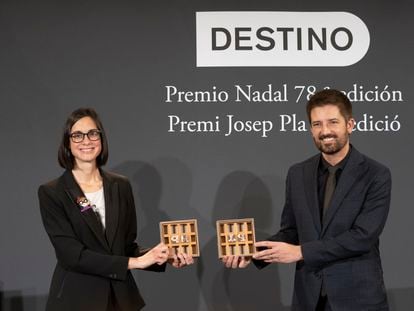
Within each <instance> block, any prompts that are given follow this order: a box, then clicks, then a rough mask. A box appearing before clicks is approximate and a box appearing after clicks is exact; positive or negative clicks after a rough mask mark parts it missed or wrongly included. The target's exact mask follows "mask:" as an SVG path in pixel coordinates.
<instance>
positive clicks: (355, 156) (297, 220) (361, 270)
mask: <svg viewBox="0 0 414 311" xmlns="http://www.w3.org/2000/svg"><path fill="white" fill-rule="evenodd" d="M320 157H321V155H316V156H314V157H312V158H310V159H308V160H306V161H304V162H302V163H299V164H296V165H294V166H292V167H291V168H290V169H289V172H288V176H287V180H286V201H285V206H284V209H283V213H282V218H281V229H280V231H279V232H278V233H277V234H276V235H274V236H272V237H271V238H270V239H269V240H273V241H283V242H287V243H291V244H296V245H301V248H302V253H303V257H304V260H303V261H300V262H298V263H297V265H296V273H295V282H294V295H293V302H292V309H293V310H304V311H305V310H306V311H308V310H315V307H316V304H317V301H318V298H319V296H320V292H321V286H322V283H323V284H324V289H325V291H326V294H327V296H328V299H329V303H330V305H331V307H332V310H335V311H341V310H343V311H350V310H352V311H368V310H376V311H378V310H388V304H387V297H386V292H385V287H384V281H383V276H382V267H381V260H380V253H379V235H380V233H381V232H382V230H383V227H384V225H385V221H386V219H387V215H388V210H389V205H390V198H391V174H390V171H389V169H388V168H386V167H385V166H383V165H381V164H379V163H378V162H376V161H374V160H372V159H370V158H368V157H366V156H364V155H363V154H361V153H360V152H358V151H357V150H356V149H355V148H352V151H351V154H350V156H349V159H348V162H347V164H346V166H345V167H344V170H343V171H342V174H341V177H340V179H339V181H338V184H337V187H336V189H335V193H334V195H333V198H332V201H331V206H330V207H329V209H328V211H327V214H326V216H325V221H324V224H323V225H322V224H321V221H320V211H319V202H318V189H317V172H318V165H319V161H320Z"/></svg>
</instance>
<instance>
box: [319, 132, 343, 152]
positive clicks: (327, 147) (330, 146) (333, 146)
mask: <svg viewBox="0 0 414 311" xmlns="http://www.w3.org/2000/svg"><path fill="white" fill-rule="evenodd" d="M324 138H333V140H332V141H330V142H329V143H323V141H322V140H323V139H324ZM348 139H349V135H344V136H343V137H338V136H337V135H320V136H319V137H318V139H317V140H316V139H314V142H315V145H316V147H317V148H318V149H319V151H321V152H323V153H325V154H330V155H331V154H335V153H337V152H339V151H341V150H342V148H344V146H345V145H346V144H347V142H348Z"/></svg>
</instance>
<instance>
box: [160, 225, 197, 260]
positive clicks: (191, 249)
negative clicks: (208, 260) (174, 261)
mask: <svg viewBox="0 0 414 311" xmlns="http://www.w3.org/2000/svg"><path fill="white" fill-rule="evenodd" d="M160 235H161V242H163V243H164V244H165V245H167V246H168V248H169V257H173V255H174V254H178V253H185V254H188V255H190V256H192V257H199V256H200V248H199V244H198V229H197V220H196V219H188V220H176V221H162V222H160Z"/></svg>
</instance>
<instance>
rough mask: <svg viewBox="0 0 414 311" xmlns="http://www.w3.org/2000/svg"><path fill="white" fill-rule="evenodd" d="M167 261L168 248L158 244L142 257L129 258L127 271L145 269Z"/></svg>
mask: <svg viewBox="0 0 414 311" xmlns="http://www.w3.org/2000/svg"><path fill="white" fill-rule="evenodd" d="M167 259H168V247H167V246H166V245H165V244H164V243H160V244H158V245H157V246H155V247H153V248H152V249H150V250H149V251H148V252H146V253H145V254H144V255H142V256H139V257H132V258H129V261H128V269H145V268H148V267H149V266H152V265H153V264H157V265H162V264H163V263H165V262H166V261H167Z"/></svg>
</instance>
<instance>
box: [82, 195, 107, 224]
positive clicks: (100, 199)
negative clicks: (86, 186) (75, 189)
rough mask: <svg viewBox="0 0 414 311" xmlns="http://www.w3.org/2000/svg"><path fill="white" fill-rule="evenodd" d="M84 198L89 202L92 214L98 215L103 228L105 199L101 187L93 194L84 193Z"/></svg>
mask: <svg viewBox="0 0 414 311" xmlns="http://www.w3.org/2000/svg"><path fill="white" fill-rule="evenodd" d="M85 196H86V198H87V199H88V200H89V202H91V204H92V208H93V210H94V212H97V213H98V214H99V217H100V218H101V223H102V226H103V227H104V228H105V197H104V192H103V187H102V188H101V189H99V190H98V191H95V192H86V193H85Z"/></svg>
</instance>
